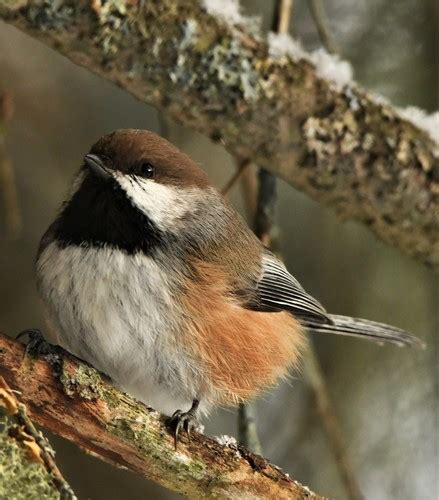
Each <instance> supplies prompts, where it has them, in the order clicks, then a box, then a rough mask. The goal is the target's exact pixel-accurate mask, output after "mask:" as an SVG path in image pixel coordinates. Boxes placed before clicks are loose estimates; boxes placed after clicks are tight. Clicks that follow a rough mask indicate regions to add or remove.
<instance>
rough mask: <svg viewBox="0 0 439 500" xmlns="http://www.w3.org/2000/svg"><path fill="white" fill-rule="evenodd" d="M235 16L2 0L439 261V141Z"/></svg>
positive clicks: (74, 51)
mask: <svg viewBox="0 0 439 500" xmlns="http://www.w3.org/2000/svg"><path fill="white" fill-rule="evenodd" d="M205 5H207V6H209V9H207V8H206V7H205ZM208 10H209V11H208ZM232 14H233V13H232ZM235 14H236V15H235ZM235 14H233V15H232V18H231V19H225V14H224V12H223V11H222V9H221V3H220V2H219V1H218V2H212V1H206V0H205V1H204V2H203V1H202V0H199V1H193V0H161V1H148V2H144V1H142V0H138V1H133V0H125V1H123V0H120V1H117V2H116V1H113V2H106V3H105V4H104V5H101V2H99V1H93V2H92V1H84V0H82V1H76V0H60V1H58V2H46V1H44V2H43V1H37V0H28V1H26V0H0V17H2V18H3V19H4V20H6V21H7V22H10V23H12V24H14V25H15V26H17V27H18V28H20V29H21V30H23V31H25V32H26V33H28V34H30V35H31V36H34V37H37V38H39V39H41V40H42V41H44V42H45V43H47V44H48V45H50V46H51V47H53V48H54V49H55V50H57V51H59V52H61V53H63V54H65V55H66V56H67V57H69V58H70V59H71V60H72V61H74V62H76V63H77V64H80V65H82V66H85V67H87V68H89V69H91V70H92V71H94V72H95V73H98V74H99V75H101V76H103V77H105V78H107V79H109V80H112V81H114V82H116V83H117V84H118V85H120V86H121V87H123V88H125V89H126V90H128V91H129V92H131V93H132V94H134V95H135V96H137V97H138V98H139V99H140V100H142V101H144V102H148V103H151V104H153V105H155V106H157V107H158V108H160V109H162V110H164V111H165V112H167V113H168V114H169V115H170V116H171V117H172V118H173V119H174V120H177V121H179V122H180V123H183V124H184V125H186V126H189V127H191V128H193V129H196V130H198V131H200V132H202V133H204V134H206V135H209V136H210V137H211V138H213V139H217V140H220V139H221V140H222V142H223V143H224V144H225V146H226V148H227V149H228V150H229V151H230V152H231V153H232V154H234V155H235V156H237V157H239V158H248V159H250V160H251V161H252V162H254V163H256V164H258V165H260V166H262V167H263V168H265V169H267V170H269V171H270V172H272V173H274V174H276V175H279V176H281V177H283V178H284V179H285V180H287V181H288V182H289V183H290V184H292V185H293V186H295V187H296V188H298V189H300V190H302V191H304V192H306V193H308V194H309V195H311V196H312V197H313V198H315V199H317V200H319V201H320V202H322V203H325V204H327V205H330V206H332V207H333V208H335V210H336V211H337V212H338V213H339V214H340V216H342V217H344V218H353V219H356V220H359V221H361V222H363V223H364V224H366V225H367V226H369V227H370V228H371V229H372V231H373V232H374V233H375V234H376V235H377V236H378V237H380V238H381V239H382V240H384V241H386V242H387V243H389V244H391V245H394V246H395V247H397V248H399V249H400V250H402V251H403V252H405V253H406V254H408V255H411V256H413V257H415V258H417V259H419V260H421V261H423V262H425V263H427V264H430V265H434V264H437V263H438V262H439V241H438V238H437V224H438V221H437V214H438V213H439V207H438V192H439V186H438V184H439V182H438V179H439V159H438V155H437V144H436V143H435V142H434V141H433V140H432V139H431V138H430V137H429V136H428V135H427V133H425V132H424V131H422V130H420V129H418V128H417V127H416V126H415V125H414V124H412V123H410V122H408V121H405V120H404V119H402V118H401V117H400V116H399V115H398V113H397V112H396V111H395V110H394V109H393V108H392V107H391V106H390V105H388V104H385V103H382V102H378V100H376V99H374V98H373V97H372V96H371V95H369V94H368V93H367V92H365V91H364V90H361V89H359V88H357V87H356V86H354V85H349V86H344V87H343V89H340V88H338V87H339V86H340V85H338V86H337V85H335V84H333V83H331V82H329V81H328V80H325V79H324V78H321V77H319V71H318V70H316V68H315V67H314V66H313V64H311V63H310V62H308V61H306V60H305V59H304V58H299V56H300V54H299V56H298V55H297V50H296V51H294V50H292V51H291V53H290V55H279V54H274V53H273V50H270V47H269V44H268V43H267V42H266V41H265V40H263V39H262V38H261V36H260V35H258V34H255V33H254V31H252V29H251V27H250V26H249V25H248V23H247V21H246V20H245V19H244V18H242V17H240V16H239V15H238V14H237V13H235ZM271 48H272V49H273V46H272V47H271ZM295 52H296V55H295ZM294 58H296V60H294ZM281 129H285V133H283V132H282V130H281Z"/></svg>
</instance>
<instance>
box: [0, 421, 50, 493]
mask: <svg viewBox="0 0 439 500" xmlns="http://www.w3.org/2000/svg"><path fill="white" fill-rule="evenodd" d="M14 426H16V424H13V423H11V422H10V421H9V420H8V419H6V418H3V419H0V498H5V499H6V498H7V499H18V498H26V499H29V500H49V499H59V498H60V494H59V491H57V490H56V489H55V487H54V486H53V484H52V479H51V476H50V474H49V473H48V472H47V470H46V469H45V467H44V466H43V465H42V464H41V463H39V462H35V461H32V460H31V459H30V458H29V455H28V453H27V451H26V450H25V449H24V448H23V447H22V446H21V445H20V443H18V442H17V440H16V439H14V438H13V437H12V436H11V434H13V432H12V431H13V430H14V429H13V427H14Z"/></svg>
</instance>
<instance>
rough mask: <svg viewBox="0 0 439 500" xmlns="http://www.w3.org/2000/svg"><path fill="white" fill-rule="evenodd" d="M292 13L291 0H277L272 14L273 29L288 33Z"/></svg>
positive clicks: (277, 31)
mask: <svg viewBox="0 0 439 500" xmlns="http://www.w3.org/2000/svg"><path fill="white" fill-rule="evenodd" d="M292 14H293V0H277V1H276V5H275V9H274V15H273V23H272V24H273V26H272V29H273V31H275V32H276V33H279V34H280V33H288V31H289V29H290V20H291V16H292Z"/></svg>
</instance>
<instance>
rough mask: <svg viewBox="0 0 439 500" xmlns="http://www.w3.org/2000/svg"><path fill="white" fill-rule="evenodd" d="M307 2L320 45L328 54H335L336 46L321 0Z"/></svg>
mask: <svg viewBox="0 0 439 500" xmlns="http://www.w3.org/2000/svg"><path fill="white" fill-rule="evenodd" d="M308 4H309V8H310V11H311V14H312V17H313V19H314V23H315V25H316V28H317V32H318V34H319V37H320V40H321V42H322V45H323V46H324V47H325V49H326V50H327V51H328V52H329V53H330V54H335V53H336V52H337V47H336V45H335V42H334V40H333V37H332V35H331V32H330V31H329V29H328V22H327V20H326V14H325V7H324V5H323V2H322V0H309V2H308Z"/></svg>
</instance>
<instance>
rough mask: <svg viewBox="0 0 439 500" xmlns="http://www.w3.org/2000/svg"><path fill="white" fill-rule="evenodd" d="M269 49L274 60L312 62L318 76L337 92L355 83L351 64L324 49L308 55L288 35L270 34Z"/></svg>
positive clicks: (298, 43) (299, 44)
mask: <svg viewBox="0 0 439 500" xmlns="http://www.w3.org/2000/svg"><path fill="white" fill-rule="evenodd" d="M268 48H269V54H270V56H271V57H273V58H274V59H279V58H281V57H283V56H290V57H291V59H292V60H293V61H295V62H299V61H300V60H305V61H308V62H310V63H311V64H312V65H313V66H314V67H315V68H316V73H317V75H318V76H319V77H320V78H323V79H324V80H327V81H329V82H331V83H332V84H333V85H334V86H335V87H336V89H337V90H341V89H343V88H344V87H345V86H347V85H349V84H350V83H352V82H353V69H352V66H351V65H350V63H349V62H347V61H344V60H342V59H340V57H339V56H338V55H333V54H329V52H327V51H326V50H325V49H322V48H320V49H317V50H314V51H313V52H311V53H307V52H305V50H303V47H302V44H301V43H300V42H298V41H296V40H293V38H291V36H290V35H288V34H287V33H282V34H277V33H269V34H268Z"/></svg>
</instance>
